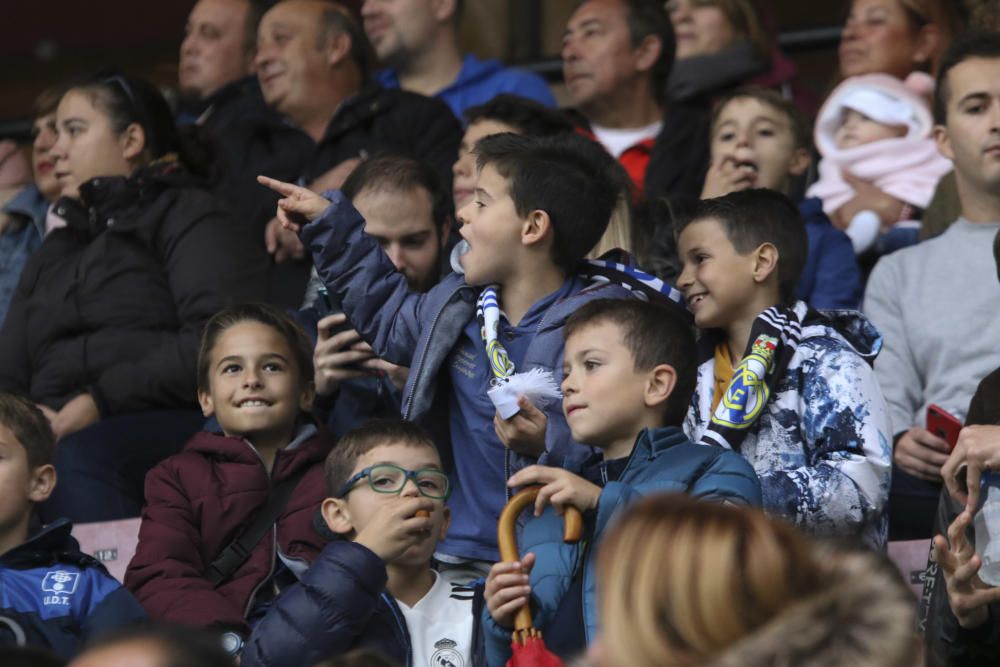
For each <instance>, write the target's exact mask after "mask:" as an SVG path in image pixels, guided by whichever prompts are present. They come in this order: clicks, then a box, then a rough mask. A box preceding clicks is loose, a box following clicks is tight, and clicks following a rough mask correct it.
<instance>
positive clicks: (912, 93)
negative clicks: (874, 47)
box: [814, 72, 934, 156]
mask: <svg viewBox="0 0 1000 667" xmlns="http://www.w3.org/2000/svg"><path fill="white" fill-rule="evenodd" d="M933 91H934V81H933V79H931V78H930V75H928V74H924V73H923V72H914V73H913V74H911V75H910V76H908V77H907V78H906V81H900V80H899V79H897V78H896V77H894V76H891V75H889V74H863V75H861V76H852V77H850V78H849V79H846V80H844V81H843V82H842V83H841V84H840V85H839V86H837V87H836V88H834V89H833V92H832V93H830V96H829V97H828V98H827V100H826V102H824V103H823V106H822V107H821V108H820V110H819V114H818V115H817V116H816V130H815V137H814V138H815V141H816V148H817V150H819V152H820V154H821V155H824V156H825V155H830V154H832V153H835V152H837V150H838V149H837V143H836V140H835V135H836V133H837V129H838V128H839V127H840V126H841V125H842V123H843V116H844V111H845V110H847V109H853V110H855V111H859V112H861V113H863V114H865V115H866V116H868V117H869V118H872V119H874V120H876V121H878V122H880V123H886V124H891V125H905V126H906V127H907V133H906V135H905V137H904V138H905V139H927V138H929V137H930V136H931V131H932V130H933V129H934V119H933V117H932V116H931V108H930V97H931V95H932V94H933Z"/></svg>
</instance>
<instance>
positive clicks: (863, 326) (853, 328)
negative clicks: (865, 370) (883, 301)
mask: <svg viewBox="0 0 1000 667" xmlns="http://www.w3.org/2000/svg"><path fill="white" fill-rule="evenodd" d="M800 303H801V302H800ZM813 312H816V311H813ZM817 314H818V317H813V318H809V319H807V320H806V321H805V325H804V326H803V327H802V342H803V343H805V342H806V341H808V339H810V338H816V337H830V336H832V337H833V338H836V339H838V340H840V341H842V342H843V343H844V344H846V345H848V346H850V347H851V349H853V350H854V351H855V352H857V353H858V355H860V356H861V357H862V358H864V359H865V361H867V362H868V363H869V365H870V364H873V363H874V362H875V357H877V356H878V353H879V352H880V351H881V350H882V334H881V333H880V332H879V330H878V329H876V328H875V325H874V324H872V323H871V322H869V321H868V318H866V317H865V316H864V315H862V314H861V313H859V312H857V311H855V310H824V311H823V312H822V313H817Z"/></svg>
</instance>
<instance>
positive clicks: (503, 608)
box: [483, 553, 535, 630]
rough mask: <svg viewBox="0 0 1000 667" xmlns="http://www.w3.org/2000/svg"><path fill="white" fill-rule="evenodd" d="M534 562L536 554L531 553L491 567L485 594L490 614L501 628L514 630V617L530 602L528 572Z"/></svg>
mask: <svg viewBox="0 0 1000 667" xmlns="http://www.w3.org/2000/svg"><path fill="white" fill-rule="evenodd" d="M534 564H535V554H532V553H529V554H526V555H525V556H524V558H522V559H521V560H520V561H518V562H516V563H496V564H495V565H493V567H491V568H490V573H489V575H487V577H486V588H485V590H484V591H483V595H484V597H485V598H486V608H487V609H489V610H490V616H492V617H493V620H494V621H496V624H497V625H499V626H500V627H501V628H504V629H506V630H513V629H514V617H515V616H517V612H518V611H519V610H520V609H521V607H523V606H524V605H526V604H528V596H529V595H531V586H529V585H528V573H529V572H531V568H532V566H533V565H534Z"/></svg>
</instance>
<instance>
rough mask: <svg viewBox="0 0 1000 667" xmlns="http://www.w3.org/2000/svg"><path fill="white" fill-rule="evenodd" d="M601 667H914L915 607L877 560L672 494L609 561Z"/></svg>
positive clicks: (646, 503)
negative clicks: (694, 666)
mask: <svg viewBox="0 0 1000 667" xmlns="http://www.w3.org/2000/svg"><path fill="white" fill-rule="evenodd" d="M598 573H599V579H598V580H599V581H600V582H601V583H600V589H599V596H600V613H601V627H602V633H603V634H602V636H601V638H600V639H599V640H598V642H597V644H596V645H595V646H593V647H591V650H590V655H589V658H590V660H591V661H592V662H593V663H594V664H596V665H599V666H600V667H624V666H626V665H627V666H628V667H671V666H688V665H711V666H712V667H737V666H739V667H754V666H757V665H759V666H760V667H764V666H765V665H785V666H788V667H794V666H795V665H809V666H810V667H834V666H840V665H843V666H844V667H847V666H851V667H868V666H870V667H895V666H897V665H898V666H900V667H903V666H904V665H905V666H907V667H908V666H909V665H913V664H916V663H915V659H916V656H917V653H918V647H919V642H918V640H917V638H916V635H915V633H914V630H913V628H914V626H915V616H916V609H915V601H914V600H913V599H912V596H911V595H910V593H909V591H908V590H907V589H906V587H905V585H903V583H902V582H901V581H900V579H899V577H898V575H896V574H895V572H893V571H892V569H891V566H889V565H887V564H886V563H885V562H884V561H883V560H881V559H880V558H879V557H877V556H875V555H874V554H871V553H867V552H857V553H852V552H846V551H838V550H833V549H832V548H827V547H816V546H815V545H814V544H813V543H812V542H810V541H808V540H807V539H806V538H805V537H803V536H802V535H800V534H799V533H798V532H796V531H795V530H794V529H793V528H792V527H791V526H788V525H786V524H784V523H780V522H777V521H773V520H771V519H769V518H767V517H765V516H764V514H762V513H760V512H759V511H756V510H752V509H746V508H736V507H732V506H727V505H715V504H709V503H698V502H697V501H694V500H693V499H690V498H687V497H684V496H676V495H664V496H654V497H650V498H647V499H645V500H643V501H642V502H640V503H637V504H636V505H635V506H633V508H632V509H631V510H630V512H629V514H628V515H627V516H626V517H625V518H624V519H622V520H621V522H620V523H619V524H618V526H617V527H616V528H615V529H614V530H613V531H612V533H611V534H610V535H609V536H608V538H607V541H606V542H605V543H604V544H603V545H602V547H601V551H600V554H599V556H598Z"/></svg>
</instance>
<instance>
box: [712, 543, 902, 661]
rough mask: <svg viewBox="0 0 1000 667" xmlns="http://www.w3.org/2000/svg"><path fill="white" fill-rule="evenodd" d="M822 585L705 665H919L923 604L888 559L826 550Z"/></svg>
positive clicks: (822, 553) (823, 550)
mask: <svg viewBox="0 0 1000 667" xmlns="http://www.w3.org/2000/svg"><path fill="white" fill-rule="evenodd" d="M819 552H820V553H819V554H818V558H817V561H818V562H819V563H820V564H821V565H820V568H821V570H822V572H821V575H820V576H821V583H820V584H819V585H818V587H817V590H816V591H815V592H813V593H812V594H811V595H809V596H808V597H806V598H805V599H804V600H801V601H800V602H798V603H797V604H795V605H792V606H791V607H788V608H787V609H786V610H785V611H784V612H783V613H781V614H779V615H778V616H777V617H775V618H773V619H771V620H770V621H769V622H768V623H766V624H765V625H764V626H763V627H760V628H758V629H756V630H754V631H753V632H752V633H751V634H750V635H748V636H747V637H745V638H744V639H743V640H741V641H738V642H736V643H735V644H732V645H731V646H729V647H728V648H727V649H726V650H725V651H724V652H723V653H722V654H721V655H720V656H718V657H716V658H715V659H713V660H709V661H707V662H705V663H702V664H703V665H704V667H765V666H766V665H768V666H769V665H810V666H812V667H846V666H847V665H850V666H851V667H902V666H903V665H913V664H916V660H915V657H916V656H915V653H916V649H917V642H918V639H917V635H916V632H915V630H914V629H915V627H916V606H915V602H916V601H915V600H914V599H912V598H913V596H912V593H911V592H910V591H909V590H907V588H906V586H905V584H903V582H902V581H901V580H900V578H899V574H898V573H896V572H895V571H894V569H893V568H892V566H891V565H890V564H888V563H887V562H886V561H885V560H884V559H881V558H879V557H878V556H876V555H875V554H872V553H869V552H857V553H843V552H839V553H838V551H837V550H836V549H834V548H831V547H826V546H823V547H820V548H819Z"/></svg>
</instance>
